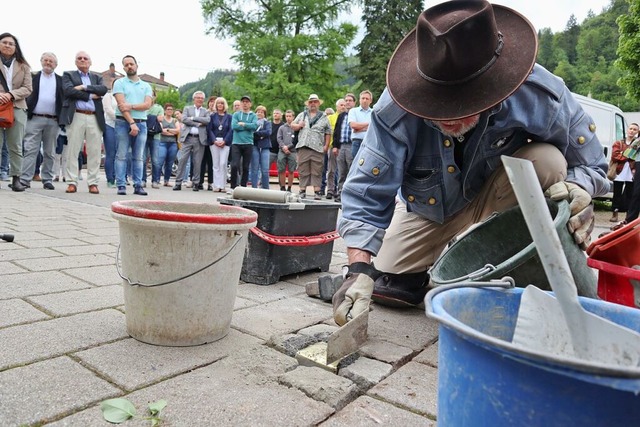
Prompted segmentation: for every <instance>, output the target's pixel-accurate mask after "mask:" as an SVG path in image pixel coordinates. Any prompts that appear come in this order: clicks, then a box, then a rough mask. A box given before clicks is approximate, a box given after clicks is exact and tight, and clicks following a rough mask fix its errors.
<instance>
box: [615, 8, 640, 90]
mask: <svg viewBox="0 0 640 427" xmlns="http://www.w3.org/2000/svg"><path fill="white" fill-rule="evenodd" d="M628 3H629V12H628V13H627V14H625V15H621V16H620V17H619V18H618V26H619V28H620V40H619V42H618V60H617V61H616V65H617V67H618V68H619V69H620V70H621V71H622V72H623V75H622V76H621V77H620V80H619V83H620V85H621V86H622V87H623V88H625V89H626V91H627V94H628V95H629V96H630V97H632V98H634V99H636V100H637V99H640V0H628Z"/></svg>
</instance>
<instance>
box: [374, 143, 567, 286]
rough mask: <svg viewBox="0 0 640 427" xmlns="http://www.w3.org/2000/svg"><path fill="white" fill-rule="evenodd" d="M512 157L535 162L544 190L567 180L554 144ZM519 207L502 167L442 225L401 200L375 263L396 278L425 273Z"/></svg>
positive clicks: (533, 145)
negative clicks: (464, 236)
mask: <svg viewBox="0 0 640 427" xmlns="http://www.w3.org/2000/svg"><path fill="white" fill-rule="evenodd" d="M513 157H519V158H524V159H528V160H531V161H532V162H533V166H534V168H535V171H536V174H537V176H538V180H539V181H540V185H541V186H542V188H543V189H547V188H549V187H550V186H551V185H552V184H555V183H556V182H559V181H563V180H564V179H565V178H566V176H567V162H566V160H565V158H564V156H563V155H562V153H560V151H559V150H558V149H557V148H556V147H554V146H553V145H551V144H546V143H530V144H528V145H526V146H525V147H522V148H521V149H519V150H518V151H516V152H515V153H514V154H513ZM516 204H517V200H516V197H515V194H514V192H513V189H512V188H511V184H510V183H509V178H508V177H507V174H506V171H505V170H504V167H502V166H501V167H500V168H499V169H497V170H496V171H495V172H494V173H493V174H492V175H491V177H490V178H489V180H488V181H487V182H486V183H485V184H484V186H483V187H482V189H481V191H480V193H479V194H478V195H477V196H476V198H475V199H474V200H473V201H472V202H471V203H469V205H467V206H466V207H465V208H464V209H463V210H461V211H460V212H458V213H457V214H456V215H455V216H453V217H452V218H449V219H448V220H447V221H446V222H445V223H443V224H438V223H437V222H433V221H430V220H428V219H425V218H423V217H421V216H418V215H416V214H414V213H411V212H407V208H406V205H405V204H404V203H403V202H401V201H399V200H398V201H397V202H396V207H395V212H394V214H393V218H392V220H391V224H390V225H389V228H388V229H387V231H386V234H385V236H384V239H383V242H382V247H381V248H380V251H379V252H378V256H377V257H376V258H375V260H374V262H375V266H376V268H377V269H378V270H380V271H384V272H386V273H396V274H400V273H419V272H423V271H426V270H427V269H428V268H429V267H430V266H431V265H433V263H434V262H435V260H436V259H437V258H438V256H440V254H441V253H442V251H443V250H444V248H445V246H446V245H447V243H448V242H449V241H451V239H453V238H454V237H455V236H457V235H459V234H460V233H462V232H464V231H465V230H466V229H467V228H469V227H470V226H471V225H473V224H475V223H478V222H481V221H482V220H484V219H486V218H487V217H489V216H490V215H491V214H492V213H494V212H502V211H505V210H507V209H509V208H511V207H513V206H515V205H516Z"/></svg>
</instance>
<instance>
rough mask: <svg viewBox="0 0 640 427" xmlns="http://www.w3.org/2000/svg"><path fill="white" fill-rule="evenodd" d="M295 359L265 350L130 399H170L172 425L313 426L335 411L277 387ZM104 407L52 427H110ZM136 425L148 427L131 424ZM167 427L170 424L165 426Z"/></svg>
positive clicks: (167, 413) (140, 404) (140, 403)
mask: <svg viewBox="0 0 640 427" xmlns="http://www.w3.org/2000/svg"><path fill="white" fill-rule="evenodd" d="M292 362H293V363H295V361H293V359H291V358H288V357H287V356H284V355H282V354H281V353H278V352H277V351H275V350H271V349H267V348H264V347H260V348H256V349H251V350H249V351H247V352H243V354H240V355H236V357H228V358H226V359H223V360H220V361H218V362H216V363H214V364H212V365H209V366H206V367H204V368H200V369H196V370H194V371H192V372H190V373H187V374H184V375H180V376H177V377H175V378H172V379H169V380H166V381H163V382H161V383H159V384H155V385H152V386H150V387H147V388H145V389H142V390H139V391H136V392H134V393H132V394H130V395H127V396H126V397H127V398H128V399H129V400H131V402H132V403H133V404H134V405H135V406H136V408H140V409H143V408H145V407H146V405H147V404H148V402H154V401H157V400H159V399H165V400H166V401H167V402H168V404H167V407H166V408H165V409H164V410H163V412H162V414H163V415H162V418H163V420H164V423H166V425H171V426H214V427H215V426H224V427H227V426H231V425H237V426H311V425H317V424H318V423H320V422H322V421H323V420H325V419H327V417H329V416H330V415H331V414H332V413H333V412H334V410H333V409H332V408H331V407H329V406H328V405H326V404H324V403H322V402H317V401H315V400H313V399H311V398H309V397H307V396H305V395H304V394H303V393H302V392H300V391H298V390H296V389H293V388H288V387H285V386H282V385H280V384H277V383H276V382H275V378H274V376H275V375H281V374H283V373H284V372H285V370H286V369H290V368H291V366H292V365H291V363H292ZM101 418H102V415H101V413H100V409H99V408H98V406H94V407H92V408H90V409H87V410H85V411H83V412H80V413H78V414H75V415H72V416H70V417H67V418H65V419H62V420H60V421H59V422H57V423H54V424H52V425H51V426H50V427H54V426H55V427H60V426H88V425H90V426H102V425H104V426H107V425H112V424H106V423H101V422H100V419H101ZM127 423H128V424H127V425H129V424H131V425H132V426H142V425H146V426H148V425H149V423H148V421H147V423H146V424H142V423H139V424H136V423H130V422H127ZM163 425H164V424H163Z"/></svg>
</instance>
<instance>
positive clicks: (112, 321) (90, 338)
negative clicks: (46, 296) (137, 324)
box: [0, 309, 128, 370]
mask: <svg viewBox="0 0 640 427" xmlns="http://www.w3.org/2000/svg"><path fill="white" fill-rule="evenodd" d="M127 336H128V335H127V332H126V329H125V319H124V315H123V314H122V313H121V312H119V311H117V310H111V309H110V310H102V311H95V312H91V313H84V314H76V315H74V316H69V317H62V318H59V319H52V320H45V321H42V322H36V323H30V324H27V325H19V326H11V327H9V328H5V329H2V330H0V343H2V345H1V346H0V370H2V369H6V368H8V367H11V366H16V365H23V364H27V363H31V362H36V361H38V360H41V359H44V358H52V357H56V356H60V355H62V354H66V353H69V352H72V351H77V350H80V349H84V348H87V347H92V346H95V345H98V344H102V343H106V342H110V341H115V340H117V339H120V338H125V337H127Z"/></svg>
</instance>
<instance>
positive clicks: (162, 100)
mask: <svg viewBox="0 0 640 427" xmlns="http://www.w3.org/2000/svg"><path fill="white" fill-rule="evenodd" d="M156 103H157V104H160V105H162V106H163V107H164V104H166V103H171V104H173V107H174V108H176V109H179V110H182V109H183V108H184V106H185V102H184V101H183V100H181V99H180V92H179V91H178V89H176V88H174V87H171V88H169V89H168V90H161V91H159V92H158V94H157V97H156Z"/></svg>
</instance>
